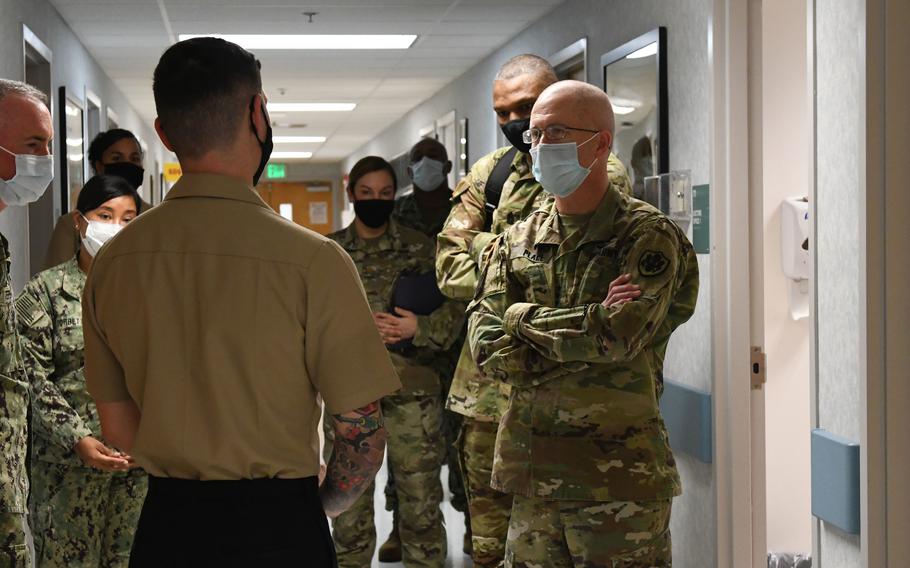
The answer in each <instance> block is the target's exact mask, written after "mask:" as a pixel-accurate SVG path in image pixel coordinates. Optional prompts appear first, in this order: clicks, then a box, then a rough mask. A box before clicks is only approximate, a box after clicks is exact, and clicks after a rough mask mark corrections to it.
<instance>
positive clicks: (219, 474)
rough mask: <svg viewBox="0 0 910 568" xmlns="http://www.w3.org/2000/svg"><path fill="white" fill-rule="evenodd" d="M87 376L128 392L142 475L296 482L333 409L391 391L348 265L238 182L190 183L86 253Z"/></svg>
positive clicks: (307, 468)
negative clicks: (90, 259)
mask: <svg viewBox="0 0 910 568" xmlns="http://www.w3.org/2000/svg"><path fill="white" fill-rule="evenodd" d="M83 313H84V328H85V350H86V367H85V372H86V382H87V385H88V388H89V391H90V392H91V394H92V396H93V397H94V398H95V400H97V401H99V402H117V401H126V400H128V399H132V400H134V401H135V402H136V404H137V405H138V407H139V409H140V411H141V413H142V417H141V420H140V423H139V429H138V432H137V435H136V438H135V441H134V446H133V449H132V454H133V457H134V458H135V459H136V462H137V463H138V464H139V465H140V466H142V467H143V468H144V469H145V470H146V471H147V472H148V473H150V474H152V475H156V476H165V477H178V478H187V479H250V478H261V477H279V478H298V477H306V476H312V475H316V474H317V473H318V470H319V459H318V450H319V440H318V437H317V427H318V423H319V417H320V410H319V404H318V401H317V396H318V395H321V396H322V398H323V400H324V401H325V405H326V409H327V411H328V412H329V413H331V414H341V413H344V412H348V411H351V410H354V409H356V408H360V407H362V406H365V405H367V404H369V403H370V402H373V401H375V400H377V399H379V398H381V397H382V396H384V395H387V394H390V393H392V392H394V391H396V390H397V389H398V388H400V386H401V385H400V383H399V380H398V377H397V375H396V373H395V370H394V368H393V367H392V364H391V362H390V360H389V356H388V354H387V353H386V349H385V347H384V345H383V343H382V341H381V339H380V337H379V333H378V332H377V330H376V327H375V325H374V324H373V320H372V317H371V314H370V308H369V306H368V304H367V301H366V298H365V295H364V291H363V287H362V285H361V283H360V280H359V278H358V276H357V271H356V268H355V267H354V265H353V263H352V262H351V259H350V257H348V255H347V254H346V253H345V252H344V251H343V250H342V249H341V248H340V247H339V246H338V245H336V244H335V243H333V242H332V241H330V240H328V239H326V238H324V237H322V236H320V235H317V234H316V233H314V232H312V231H309V230H306V229H304V228H302V227H299V226H297V225H295V224H293V223H291V222H289V221H287V220H285V219H283V218H281V217H280V216H279V215H277V214H276V213H275V212H274V211H273V210H272V209H271V208H269V207H268V206H267V205H266V204H265V203H264V202H263V201H262V200H261V199H260V198H259V196H258V195H257V194H256V193H255V192H254V191H253V190H252V189H251V188H250V187H249V186H248V185H246V184H245V183H243V182H242V181H240V180H238V179H235V178H231V177H225V176H218V175H211V174H187V175H184V176H183V178H181V180H180V181H179V182H178V183H177V185H175V186H174V188H173V189H172V190H171V191H170V193H169V194H168V196H167V199H166V200H165V202H164V203H163V204H161V205H159V206H158V207H156V208H155V209H153V210H152V211H149V212H148V213H147V214H144V215H142V216H141V217H139V218H137V219H136V220H135V221H133V222H132V223H131V224H130V225H129V226H128V227H126V228H125V229H124V230H123V231H121V233H120V234H118V235H117V236H116V237H115V238H114V239H112V241H111V242H110V243H109V244H108V245H106V246H105V247H104V248H103V249H102V250H101V252H100V253H99V254H98V257H97V258H96V259H95V261H94V264H93V266H92V270H91V273H90V275H89V278H88V281H87V283H86V288H85V294H84V296H83Z"/></svg>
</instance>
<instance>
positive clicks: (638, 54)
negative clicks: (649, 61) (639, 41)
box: [626, 43, 657, 59]
mask: <svg viewBox="0 0 910 568" xmlns="http://www.w3.org/2000/svg"><path fill="white" fill-rule="evenodd" d="M652 55H657V43H649V44H648V45H646V46H644V47H643V48H641V49H639V50H638V51H633V52H632V53H630V54H629V55H627V56H626V58H627V59H641V58H643V57H651V56H652Z"/></svg>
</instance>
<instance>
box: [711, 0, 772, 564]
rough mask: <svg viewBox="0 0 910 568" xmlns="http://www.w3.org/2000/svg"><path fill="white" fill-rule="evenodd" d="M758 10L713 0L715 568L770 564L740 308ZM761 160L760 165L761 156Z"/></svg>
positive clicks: (745, 272)
mask: <svg viewBox="0 0 910 568" xmlns="http://www.w3.org/2000/svg"><path fill="white" fill-rule="evenodd" d="M756 5H757V6H758V7H760V0H714V9H713V14H712V19H711V22H710V25H709V33H710V37H709V62H710V66H711V73H712V96H711V105H712V112H711V117H712V118H711V121H712V124H711V137H712V144H711V187H712V191H711V194H710V200H711V205H710V206H711V209H712V211H714V212H716V213H715V214H712V215H711V219H710V223H711V226H710V231H711V289H712V342H713V367H714V369H713V370H714V373H713V374H714V379H713V382H714V384H713V388H714V396H715V408H714V433H715V434H714V435H715V439H714V452H715V456H716V460H715V476H716V491H717V496H716V514H717V524H716V531H717V533H716V539H717V540H716V542H717V566H732V567H747V566H754V567H756V568H757V567H758V566H761V564H760V563H759V561H758V560H757V559H760V558H763V559H764V566H767V551H766V550H765V548H766V547H764V546H763V542H762V541H763V539H764V532H763V530H761V531H755V530H754V528H755V527H763V523H762V518H763V517H762V516H763V515H764V508H763V507H760V506H759V507H756V506H753V503H755V502H758V503H763V495H764V485H763V484H762V483H758V482H756V481H755V480H754V479H753V477H754V472H755V471H756V466H758V467H759V470H760V471H763V470H761V469H760V468H763V467H764V459H763V451H764V446H763V432H764V429H763V428H756V427H755V425H754V424H753V422H754V421H755V420H763V398H762V397H763V395H762V392H761V391H757V392H758V394H757V395H756V394H754V392H753V391H752V388H751V372H750V364H749V361H750V346H751V344H752V333H753V330H752V319H753V318H752V317H751V314H750V313H749V312H750V311H751V310H743V309H742V306H747V305H751V274H752V270H751V266H750V263H751V259H750V256H751V254H750V253H751V240H750V227H751V226H752V225H753V223H752V220H751V216H752V213H751V210H752V209H754V208H751V207H750V201H751V200H752V199H754V198H753V197H752V195H750V193H751V188H754V187H755V185H754V184H755V180H754V179H753V177H752V175H751V174H750V172H751V171H752V170H754V169H755V168H752V167H750V166H751V164H753V163H754V161H755V155H753V152H754V149H755V137H756V135H760V121H759V122H758V125H753V124H752V121H753V120H754V118H753V115H754V113H755V110H756V109H755V108H754V107H750V100H751V97H750V93H752V92H754V89H755V85H754V83H752V84H750V73H749V68H750V65H754V61H753V60H752V59H751V57H750V49H754V43H753V42H754V38H752V36H754V35H755V26H756V24H758V25H759V26H760V19H757V18H755V17H754V16H753V15H752V14H753V12H754V11H755V10H756ZM758 31H759V32H760V27H759V28H758ZM758 37H760V35H759V36H758ZM750 39H751V41H750ZM759 89H760V83H759ZM759 92H760V90H759ZM759 100H760V99H759ZM758 112H760V109H759V110H758ZM759 116H760V115H759ZM752 126H755V128H757V129H758V130H757V132H756V131H755V130H753V129H752V128H751V127H752ZM758 140H759V141H760V138H758ZM758 148H759V149H760V144H759V145H758ZM758 159H759V163H760V154H759V155H758ZM759 181H760V178H759ZM758 188H760V184H759V186H758ZM756 399H757V400H756ZM762 423H763V422H762ZM756 431H760V432H761V433H762V439H761V442H762V443H761V444H760V447H755V445H756V441H755V440H754V439H753V434H754V433H755V432H756ZM756 513H758V514H759V518H757V519H756V518H754V516H753V515H754V514H756ZM756 540H757V541H756Z"/></svg>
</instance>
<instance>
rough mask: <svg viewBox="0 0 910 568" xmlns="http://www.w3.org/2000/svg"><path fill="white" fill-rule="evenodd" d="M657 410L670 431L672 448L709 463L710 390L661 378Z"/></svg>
mask: <svg viewBox="0 0 910 568" xmlns="http://www.w3.org/2000/svg"><path fill="white" fill-rule="evenodd" d="M660 412H661V414H662V415H663V417H664V422H665V423H666V425H667V431H668V432H669V433H670V446H671V447H672V448H673V451H676V452H684V453H687V454H689V455H690V456H692V457H694V458H695V459H697V460H699V461H701V462H704V463H711V462H712V461H713V459H714V431H713V424H714V421H713V420H712V404H711V393H709V392H704V391H700V390H698V389H694V388H692V387H689V386H686V385H683V384H680V383H677V382H673V381H668V380H665V381H664V394H663V396H662V397H661V399H660Z"/></svg>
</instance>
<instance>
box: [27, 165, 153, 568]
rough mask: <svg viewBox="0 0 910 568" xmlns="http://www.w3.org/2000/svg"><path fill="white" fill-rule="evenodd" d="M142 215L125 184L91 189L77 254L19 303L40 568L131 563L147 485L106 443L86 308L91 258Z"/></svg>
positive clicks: (94, 182)
mask: <svg viewBox="0 0 910 568" xmlns="http://www.w3.org/2000/svg"><path fill="white" fill-rule="evenodd" d="M139 210H140V201H139V197H138V195H137V193H136V190H135V189H133V187H132V186H131V185H130V184H128V183H127V182H126V180H123V179H121V178H119V177H114V176H96V177H94V178H92V179H91V180H89V182H88V183H87V184H86V185H85V187H84V188H83V189H82V191H81V192H80V194H79V200H78V203H77V213H75V214H73V215H70V216H69V217H68V218H69V220H70V222H71V223H72V224H73V228H74V230H76V231H78V233H79V235H80V236H81V241H82V244H81V247H80V250H79V252H78V254H77V255H76V256H75V257H73V258H72V259H70V260H69V261H67V262H65V263H63V264H61V265H59V266H56V267H53V268H50V269H48V270H45V271H43V272H40V273H38V274H37V275H36V276H35V277H34V278H32V280H31V281H30V282H29V283H28V285H26V287H25V289H24V290H23V291H22V293H21V294H20V295H19V297H18V298H17V299H16V312H17V315H18V321H19V333H20V335H21V337H22V346H23V353H24V357H25V364H26V370H27V374H28V380H29V384H30V386H31V389H32V393H33V401H32V453H31V458H32V460H31V464H32V466H31V481H32V495H31V513H32V517H31V518H32V531H33V534H34V538H35V556H36V564H37V566H38V567H39V568H41V567H49V568H50V567H55V566H82V567H86V568H88V567H98V568H101V567H104V568H107V567H123V568H125V567H126V566H127V565H128V563H129V555H130V549H131V548H132V544H133V534H134V532H135V530H136V525H137V523H138V522H139V513H140V511H141V509H142V502H143V500H144V499H145V492H146V484H147V480H146V475H145V473H144V472H143V471H141V470H139V469H133V470H130V467H131V464H130V460H129V458H128V457H126V456H123V455H122V454H120V452H118V451H117V450H115V449H114V448H110V447H108V446H107V445H106V444H105V443H104V442H103V439H102V436H101V424H100V422H99V419H98V411H97V409H96V408H95V402H94V401H93V400H92V398H91V396H90V395H89V393H88V390H87V388H86V385H85V376H84V366H85V355H84V347H85V344H84V341H83V335H82V303H81V299H82V291H83V289H84V287H85V279H86V277H85V275H86V272H87V271H88V269H89V267H90V266H91V263H92V258H93V256H94V254H96V253H97V251H98V248H100V246H101V245H102V244H103V243H104V242H105V241H106V240H107V239H109V238H111V237H112V236H113V235H114V234H116V232H118V231H119V229H120V228H122V227H123V226H125V225H126V224H127V223H129V222H130V221H132V219H133V218H135V216H136V215H137V214H138V212H139Z"/></svg>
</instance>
